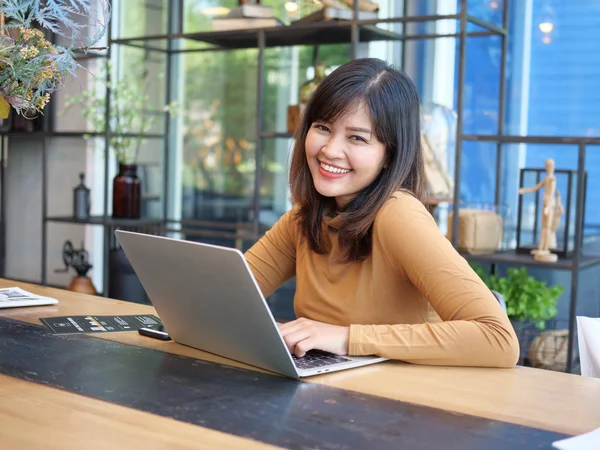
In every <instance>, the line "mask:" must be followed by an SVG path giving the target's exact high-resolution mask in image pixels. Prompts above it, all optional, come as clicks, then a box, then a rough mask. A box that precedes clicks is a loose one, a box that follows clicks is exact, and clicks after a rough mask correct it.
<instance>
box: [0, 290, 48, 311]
mask: <svg viewBox="0 0 600 450" xmlns="http://www.w3.org/2000/svg"><path fill="white" fill-rule="evenodd" d="M57 303H58V300H56V299H55V298H52V297H44V296H42V295H36V294H32V293H31V292H28V291H26V290H24V289H21V288H19V287H10V288H2V289H0V308H16V307H19V306H43V305H55V304H57Z"/></svg>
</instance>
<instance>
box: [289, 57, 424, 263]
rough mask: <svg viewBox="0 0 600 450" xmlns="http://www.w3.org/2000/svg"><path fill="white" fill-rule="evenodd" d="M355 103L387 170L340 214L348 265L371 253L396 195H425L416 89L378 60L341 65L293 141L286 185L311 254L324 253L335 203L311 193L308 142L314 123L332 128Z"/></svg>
mask: <svg viewBox="0 0 600 450" xmlns="http://www.w3.org/2000/svg"><path fill="white" fill-rule="evenodd" d="M359 102H362V103H364V105H366V107H367V111H368V113H369V117H370V119H371V122H372V125H373V133H374V135H375V137H376V138H377V140H378V141H379V142H381V143H383V144H384V145H385V149H386V154H385V164H384V167H385V168H384V169H382V171H381V173H380V174H379V175H378V176H377V177H376V179H375V180H374V181H373V182H372V183H371V184H370V185H369V186H367V187H366V188H365V189H364V190H363V191H362V192H360V193H359V194H358V195H357V196H356V197H355V198H354V199H353V200H352V201H351V202H350V203H349V204H348V205H346V207H345V208H344V211H343V212H342V213H341V214H342V215H343V217H342V218H341V219H342V220H340V221H339V223H341V225H340V226H339V227H337V230H338V239H339V245H340V248H342V251H343V255H344V259H345V260H346V261H361V260H363V259H365V258H366V257H367V256H368V255H369V254H370V253H371V248H372V229H373V222H374V221H375V216H376V215H377V212H378V211H379V209H380V208H381V207H382V205H383V204H384V203H385V202H386V200H388V199H389V198H390V197H391V195H392V194H393V193H394V192H395V191H398V190H401V189H402V190H407V191H410V192H411V193H413V195H415V196H416V197H417V198H418V199H422V196H423V195H424V191H425V187H424V183H425V181H424V166H423V156H422V152H421V131H420V108H419V96H418V93H417V89H416V87H415V85H414V84H413V82H412V81H411V80H410V78H409V77H408V76H407V75H406V74H404V73H403V72H402V71H400V70H398V69H396V68H394V67H393V66H391V65H389V64H387V63H386V62H385V61H382V60H380V59H376V58H362V59H354V60H352V61H349V62H347V63H346V64H343V65H342V66H340V67H338V68H337V69H336V70H334V71H333V72H332V73H331V74H330V75H329V76H328V77H327V78H325V80H323V81H322V82H321V84H320V85H319V86H318V88H317V89H316V91H315V92H314V94H313V96H312V97H311V99H310V101H309V102H308V104H307V105H306V109H305V111H304V114H303V116H302V121H301V124H300V126H299V127H298V129H297V130H296V135H295V138H296V144H295V146H294V150H293V155H292V162H291V166H290V180H289V182H290V189H291V194H292V201H293V202H294V203H295V204H297V205H298V215H297V219H298V221H299V224H300V228H301V230H302V233H303V234H304V236H305V237H306V239H307V240H308V243H309V245H310V247H311V249H312V250H313V251H315V252H317V253H324V252H326V251H327V249H326V243H325V240H324V234H323V226H322V221H323V213H324V211H325V210H327V209H328V208H330V207H332V205H333V204H334V203H332V201H333V199H331V198H327V197H324V196H322V195H321V194H319V193H318V192H317V190H316V189H315V187H314V184H313V180H312V176H311V173H310V169H309V167H308V162H307V160H306V153H305V146H304V144H305V140H306V136H307V134H308V131H309V130H310V127H311V126H312V124H313V122H316V121H319V122H324V123H331V122H334V121H335V120H336V119H338V118H339V117H341V116H343V115H344V114H345V113H346V112H347V111H348V110H349V109H350V108H352V107H355V106H357V104H358V103H359ZM336 221H337V220H336Z"/></svg>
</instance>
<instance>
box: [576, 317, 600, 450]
mask: <svg viewBox="0 0 600 450" xmlns="http://www.w3.org/2000/svg"><path fill="white" fill-rule="evenodd" d="M577 336H578V341H579V360H580V364H581V375H583V376H584V377H595V378H600V319H594V318H591V317H581V316H578V317H577ZM598 448H599V449H600V445H599V446H598Z"/></svg>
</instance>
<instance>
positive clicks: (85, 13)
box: [0, 0, 110, 120]
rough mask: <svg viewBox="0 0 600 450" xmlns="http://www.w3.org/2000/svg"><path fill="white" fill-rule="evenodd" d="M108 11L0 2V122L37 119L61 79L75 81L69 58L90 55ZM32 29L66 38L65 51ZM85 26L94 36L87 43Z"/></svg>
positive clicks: (87, 0)
mask: <svg viewBox="0 0 600 450" xmlns="http://www.w3.org/2000/svg"><path fill="white" fill-rule="evenodd" d="M109 9H110V8H109V3H108V1H107V0H100V1H95V0H78V1H77V2H69V3H68V4H67V3H66V2H63V1H59V0H27V1H24V0H0V119H2V120H4V119H7V118H8V117H9V115H10V112H11V109H12V110H14V112H15V113H16V114H18V115H28V116H29V117H34V116H36V115H38V114H42V112H43V110H44V107H45V106H46V104H47V103H48V102H49V101H50V95H51V94H52V93H53V92H54V91H55V90H57V89H58V87H59V86H61V85H62V83H63V81H64V79H65V77H66V76H67V75H71V76H73V77H75V72H76V70H77V69H78V68H79V67H80V65H79V64H78V63H77V62H76V61H75V58H74V52H75V51H77V50H88V49H90V48H91V46H92V45H93V44H94V43H96V42H97V41H98V40H99V39H100V38H101V37H102V35H103V34H104V31H105V30H106V23H107V21H108V16H109ZM102 14H104V16H105V17H104V18H105V20H102V17H100V15H102ZM80 18H85V19H86V21H85V23H87V24H90V25H89V26H88V25H82V23H80V21H79V19H80ZM34 24H35V25H37V26H38V27H40V28H46V29H47V30H49V31H51V32H53V33H56V34H60V35H62V36H64V37H66V38H67V39H68V40H70V46H69V47H63V46H59V45H54V44H52V43H50V42H49V41H48V40H47V39H46V36H45V34H44V33H43V32H42V31H41V30H40V29H37V28H35V27H34ZM90 26H93V27H98V30H97V32H95V33H92V35H91V36H89V37H86V36H85V35H84V31H86V32H88V31H89V30H88V28H89V27H90ZM78 46H79V47H78Z"/></svg>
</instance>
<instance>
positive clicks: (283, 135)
mask: <svg viewBox="0 0 600 450" xmlns="http://www.w3.org/2000/svg"><path fill="white" fill-rule="evenodd" d="M260 137H261V138H267V139H269V138H271V139H272V138H287V139H291V138H293V137H294V134H293V133H288V132H285V131H282V132H278V131H263V132H262V133H260Z"/></svg>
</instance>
